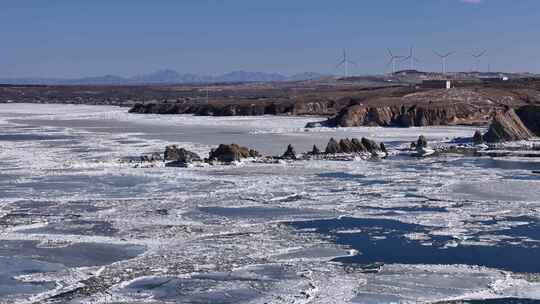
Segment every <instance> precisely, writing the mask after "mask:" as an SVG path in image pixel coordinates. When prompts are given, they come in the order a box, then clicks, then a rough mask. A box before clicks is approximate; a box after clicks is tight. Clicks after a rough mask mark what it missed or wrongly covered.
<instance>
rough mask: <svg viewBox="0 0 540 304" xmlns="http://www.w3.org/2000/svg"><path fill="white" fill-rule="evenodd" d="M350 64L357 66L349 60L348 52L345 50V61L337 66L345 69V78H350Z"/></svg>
mask: <svg viewBox="0 0 540 304" xmlns="http://www.w3.org/2000/svg"><path fill="white" fill-rule="evenodd" d="M349 64H353V65H357V64H356V62H354V61H351V60H349V58H348V57H347V51H345V49H344V50H343V59H342V60H341V61H340V62H339V63H338V64H337V66H336V68H339V67H341V66H343V67H344V74H343V75H344V76H345V78H347V77H349Z"/></svg>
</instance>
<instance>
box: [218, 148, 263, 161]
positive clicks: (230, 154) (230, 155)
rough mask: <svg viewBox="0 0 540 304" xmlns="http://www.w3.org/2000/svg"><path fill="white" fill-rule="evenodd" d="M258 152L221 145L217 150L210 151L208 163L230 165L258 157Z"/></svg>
mask: <svg viewBox="0 0 540 304" xmlns="http://www.w3.org/2000/svg"><path fill="white" fill-rule="evenodd" d="M259 156H260V154H259V152H257V151H255V150H252V149H249V148H246V147H242V146H240V145H237V144H230V145H224V144H221V145H219V147H218V148H217V149H212V150H211V151H210V156H209V160H210V161H220V162H224V163H230V162H234V161H239V160H241V159H244V158H248V157H259Z"/></svg>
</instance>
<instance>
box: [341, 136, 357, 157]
mask: <svg viewBox="0 0 540 304" xmlns="http://www.w3.org/2000/svg"><path fill="white" fill-rule="evenodd" d="M339 151H340V152H341V153H353V152H355V151H354V149H353V145H352V143H351V141H350V140H349V139H348V138H345V139H342V140H340V141H339Z"/></svg>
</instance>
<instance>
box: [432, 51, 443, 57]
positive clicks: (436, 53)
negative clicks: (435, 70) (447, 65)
mask: <svg viewBox="0 0 540 304" xmlns="http://www.w3.org/2000/svg"><path fill="white" fill-rule="evenodd" d="M433 53H435V55H437V56H439V57H444V56H443V55H441V54H440V53H438V52H437V51H433Z"/></svg>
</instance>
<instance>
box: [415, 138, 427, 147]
mask: <svg viewBox="0 0 540 304" xmlns="http://www.w3.org/2000/svg"><path fill="white" fill-rule="evenodd" d="M427 146H428V142H427V139H426V137H425V136H424V135H420V136H419V137H418V140H417V141H416V147H415V148H416V149H420V148H426V147H427Z"/></svg>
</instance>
